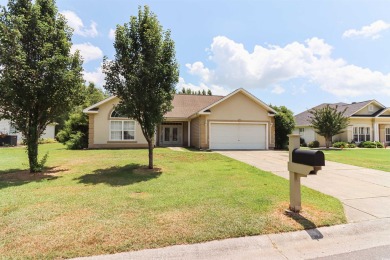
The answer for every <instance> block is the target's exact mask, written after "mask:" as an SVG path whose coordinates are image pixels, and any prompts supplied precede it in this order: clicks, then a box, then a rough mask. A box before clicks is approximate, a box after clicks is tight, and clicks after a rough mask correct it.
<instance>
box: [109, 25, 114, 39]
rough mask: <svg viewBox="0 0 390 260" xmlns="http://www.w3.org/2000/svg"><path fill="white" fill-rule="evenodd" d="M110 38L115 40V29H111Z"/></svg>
mask: <svg viewBox="0 0 390 260" xmlns="http://www.w3.org/2000/svg"><path fill="white" fill-rule="evenodd" d="M108 38H109V39H110V40H115V29H112V28H111V29H110V31H109V32H108Z"/></svg>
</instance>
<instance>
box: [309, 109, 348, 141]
mask: <svg viewBox="0 0 390 260" xmlns="http://www.w3.org/2000/svg"><path fill="white" fill-rule="evenodd" d="M345 111H346V108H345V109H344V110H342V111H339V109H338V106H335V107H332V106H330V105H326V106H324V107H322V108H317V109H316V108H314V109H312V110H310V111H309V113H310V114H311V115H310V124H311V126H312V127H313V128H314V130H315V132H316V133H317V134H319V135H321V136H323V137H324V138H325V142H326V148H329V146H330V145H331V143H332V137H333V136H334V135H337V134H341V133H343V132H344V130H345V128H347V127H348V123H349V118H348V117H346V116H344V114H345Z"/></svg>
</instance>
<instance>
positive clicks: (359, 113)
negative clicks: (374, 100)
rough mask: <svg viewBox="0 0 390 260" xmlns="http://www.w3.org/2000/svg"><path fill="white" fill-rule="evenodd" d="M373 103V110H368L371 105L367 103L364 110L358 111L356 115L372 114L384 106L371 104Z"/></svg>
mask: <svg viewBox="0 0 390 260" xmlns="http://www.w3.org/2000/svg"><path fill="white" fill-rule="evenodd" d="M371 105H372V106H373V111H368V108H369V106H370V105H367V106H366V107H364V108H363V109H362V110H360V111H358V112H357V113H355V115H372V114H374V113H375V112H377V111H378V110H380V109H382V107H380V106H378V105H376V104H371Z"/></svg>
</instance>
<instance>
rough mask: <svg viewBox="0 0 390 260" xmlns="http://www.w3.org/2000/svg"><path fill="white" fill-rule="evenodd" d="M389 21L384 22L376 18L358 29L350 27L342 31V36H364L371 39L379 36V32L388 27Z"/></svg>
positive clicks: (389, 25) (389, 26)
mask: <svg viewBox="0 0 390 260" xmlns="http://www.w3.org/2000/svg"><path fill="white" fill-rule="evenodd" d="M389 28H390V23H386V22H384V21H383V20H378V21H375V22H373V23H372V24H370V25H366V26H363V27H362V28H361V29H360V30H356V29H350V30H347V31H345V32H344V34H343V37H344V38H350V37H359V36H360V37H364V38H371V39H373V40H375V39H378V38H380V37H381V35H380V33H381V32H383V31H385V30H387V29H389Z"/></svg>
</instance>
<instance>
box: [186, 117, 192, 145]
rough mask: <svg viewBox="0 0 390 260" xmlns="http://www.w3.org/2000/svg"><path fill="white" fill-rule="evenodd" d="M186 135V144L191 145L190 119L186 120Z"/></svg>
mask: <svg viewBox="0 0 390 260" xmlns="http://www.w3.org/2000/svg"><path fill="white" fill-rule="evenodd" d="M187 130H188V131H187V135H188V137H187V138H188V142H187V146H188V147H190V146H191V120H188V121H187Z"/></svg>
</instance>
